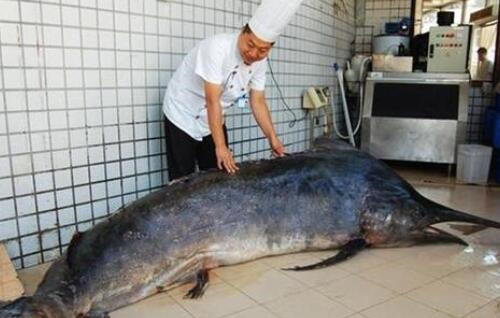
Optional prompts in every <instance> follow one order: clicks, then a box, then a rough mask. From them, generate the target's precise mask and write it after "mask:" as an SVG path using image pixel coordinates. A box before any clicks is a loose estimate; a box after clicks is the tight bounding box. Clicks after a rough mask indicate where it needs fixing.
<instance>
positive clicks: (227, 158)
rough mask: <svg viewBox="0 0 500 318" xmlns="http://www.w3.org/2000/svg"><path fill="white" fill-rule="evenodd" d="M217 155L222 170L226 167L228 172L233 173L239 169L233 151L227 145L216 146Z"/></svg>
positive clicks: (218, 164)
mask: <svg viewBox="0 0 500 318" xmlns="http://www.w3.org/2000/svg"><path fill="white" fill-rule="evenodd" d="M215 155H216V156H217V167H219V169H220V170H222V169H224V170H226V171H227V172H228V173H230V174H233V173H235V172H236V171H237V170H238V169H239V168H238V167H237V166H236V163H235V162H234V159H233V155H232V154H231V151H230V150H229V149H228V148H227V147H226V146H222V147H216V148H215Z"/></svg>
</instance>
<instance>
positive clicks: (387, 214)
mask: <svg viewBox="0 0 500 318" xmlns="http://www.w3.org/2000/svg"><path fill="white" fill-rule="evenodd" d="M376 207H377V208H376V209H371V210H368V211H365V212H364V213H362V215H361V230H362V233H363V234H364V237H365V239H366V241H367V242H368V243H369V244H371V245H373V246H380V247H406V246H412V245H416V244H426V243H436V242H446V243H458V244H465V245H466V243H465V242H464V241H463V240H462V239H461V238H459V237H456V236H454V235H451V234H449V233H446V232H444V231H441V230H439V229H437V228H434V227H432V226H431V225H432V224H435V223H437V221H438V220H439V219H438V218H437V217H436V214H435V213H434V211H432V210H429V209H428V207H427V206H425V205H422V204H420V203H419V202H418V201H413V200H411V199H410V200H405V201H402V200H398V201H395V202H386V204H384V203H381V202H380V201H379V202H378V204H377V205H376Z"/></svg>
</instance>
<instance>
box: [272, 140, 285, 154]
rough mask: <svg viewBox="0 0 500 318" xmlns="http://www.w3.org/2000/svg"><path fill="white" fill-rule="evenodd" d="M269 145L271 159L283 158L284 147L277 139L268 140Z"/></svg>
mask: <svg viewBox="0 0 500 318" xmlns="http://www.w3.org/2000/svg"><path fill="white" fill-rule="evenodd" d="M269 144H270V145H271V150H272V152H273V157H284V156H285V147H283V144H282V143H281V141H280V140H279V139H278V137H276V136H275V137H273V138H271V139H269Z"/></svg>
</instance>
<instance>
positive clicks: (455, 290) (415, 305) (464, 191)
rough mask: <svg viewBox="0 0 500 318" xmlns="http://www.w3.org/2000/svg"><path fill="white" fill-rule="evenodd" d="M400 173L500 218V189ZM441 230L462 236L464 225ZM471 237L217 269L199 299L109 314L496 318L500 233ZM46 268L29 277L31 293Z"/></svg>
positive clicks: (147, 303)
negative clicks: (323, 264) (335, 259)
mask: <svg viewBox="0 0 500 318" xmlns="http://www.w3.org/2000/svg"><path fill="white" fill-rule="evenodd" d="M398 171H399V172H400V173H401V175H402V176H404V177H405V178H406V179H407V180H409V181H410V182H411V183H412V184H413V185H414V186H415V187H416V188H417V190H418V191H420V192H421V193H423V194H424V195H425V196H427V197H429V198H431V199H433V200H435V201H437V202H439V203H442V204H445V205H448V206H451V207H454V208H457V209H460V210H462V211H467V212H470V213H473V214H476V215H481V216H483V217H487V218H490V219H494V220H497V221H500V188H498V187H481V186H467V185H455V184H454V180H453V179H452V178H448V177H447V176H446V173H444V172H442V171H437V172H436V171H434V172H432V173H429V172H426V173H424V174H422V173H421V172H418V171H413V170H408V169H403V168H401V167H398ZM442 228H446V229H447V230H450V231H453V232H454V233H460V232H457V230H456V228H455V229H453V228H450V227H449V226H448V225H443V227H442ZM464 238H465V239H466V240H467V241H468V242H471V245H470V246H469V247H463V246H457V245H443V244H437V245H430V246H418V247H411V248H396V249H372V250H368V251H364V252H362V253H361V254H359V255H357V256H356V257H354V258H353V259H351V260H349V261H347V262H345V263H342V264H340V265H338V266H334V267H329V268H325V269H321V270H315V271H309V272H289V271H283V270H280V268H282V267H286V266H289V265H297V264H298V265H300V264H309V263H311V262H315V261H318V260H319V259H321V258H324V257H326V256H330V255H332V253H334V252H332V251H330V252H319V253H304V254H295V255H285V256H280V257H272V258H265V259H261V260H257V261H254V262H251V263H247V264H243V265H238V266H231V267H225V268H219V269H216V270H214V271H212V272H211V283H210V285H209V288H208V289H207V292H206V293H205V295H204V296H203V298H201V299H200V300H186V299H183V295H184V293H185V292H186V291H187V290H188V289H189V288H190V287H191V286H181V287H179V288H177V289H174V290H172V291H170V292H168V293H163V294H158V295H156V296H153V297H151V298H149V299H146V300H143V301H141V302H139V303H137V304H134V305H131V306H128V307H125V308H122V309H120V310H118V311H115V312H113V313H112V314H111V316H112V317H113V318H125V317H138V316H143V317H148V318H149V317H150V318H154V317H161V318H169V317H176V318H192V317H195V318H216V317H226V318H272V317H274V318H276V317H286V318H293V317H300V318H302V317H311V318H322V317H329V318H332V317H338V318H341V317H349V318H399V317H408V318H424V317H425V318H445V317H447V318H450V317H466V318H493V317H500V264H499V261H500V255H499V251H500V230H495V229H485V230H482V231H479V232H476V233H473V234H470V235H467V236H464ZM46 268H47V266H46V265H42V266H39V267H36V268H31V269H27V270H23V271H21V273H20V276H21V279H22V280H23V281H24V282H25V284H26V288H27V290H28V292H30V291H33V289H34V286H36V284H37V282H38V281H39V279H40V278H41V275H42V273H43V272H44V271H45V269H46Z"/></svg>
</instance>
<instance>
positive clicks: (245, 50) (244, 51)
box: [238, 32, 273, 65]
mask: <svg viewBox="0 0 500 318" xmlns="http://www.w3.org/2000/svg"><path fill="white" fill-rule="evenodd" d="M272 46H273V45H272V44H271V43H269V42H265V41H262V40H261V39H259V38H258V37H256V36H255V34H253V33H252V32H249V33H245V32H242V33H240V37H239V39H238V48H239V50H240V55H241V58H242V59H243V62H245V64H247V65H250V64H252V63H253V62H257V61H260V60H262V59H264V58H265V57H266V56H268V55H269V52H270V51H271V48H272Z"/></svg>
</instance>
